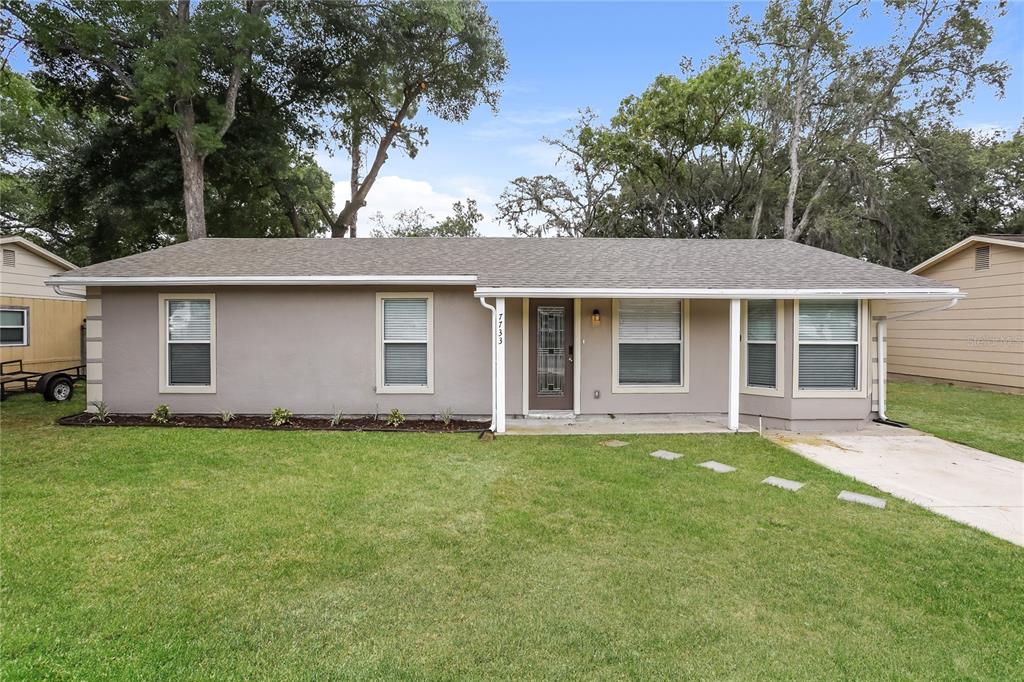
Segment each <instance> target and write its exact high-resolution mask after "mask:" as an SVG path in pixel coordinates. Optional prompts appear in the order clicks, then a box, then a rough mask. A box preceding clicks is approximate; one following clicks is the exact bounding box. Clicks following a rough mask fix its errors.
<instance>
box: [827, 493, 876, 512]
mask: <svg viewBox="0 0 1024 682" xmlns="http://www.w3.org/2000/svg"><path fill="white" fill-rule="evenodd" d="M838 499H840V500H842V501H843V502H856V503H857V504H866V505H867V506H869V507H877V508H878V509H885V500H883V499H882V498H880V497H872V496H871V495H862V494H860V493H851V492H850V491H849V490H843V491H841V492H840V493H839V497H838Z"/></svg>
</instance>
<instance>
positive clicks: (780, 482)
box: [761, 476, 804, 492]
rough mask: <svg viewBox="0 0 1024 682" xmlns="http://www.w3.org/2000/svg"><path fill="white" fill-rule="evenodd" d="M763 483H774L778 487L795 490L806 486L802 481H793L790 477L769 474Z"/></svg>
mask: <svg viewBox="0 0 1024 682" xmlns="http://www.w3.org/2000/svg"><path fill="white" fill-rule="evenodd" d="M761 483H767V484H768V485H773V486H775V487H776V488H782V489H783V490H792V491H793V492H796V491H797V490H800V488H803V487H804V484H803V483H801V482H800V481H791V480H789V479H788V478H779V477H778V476H769V477H768V478H766V479H764V480H763V481H761Z"/></svg>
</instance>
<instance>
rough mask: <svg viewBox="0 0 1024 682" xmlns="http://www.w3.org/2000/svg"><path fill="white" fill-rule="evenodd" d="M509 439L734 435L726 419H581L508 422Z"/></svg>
mask: <svg viewBox="0 0 1024 682" xmlns="http://www.w3.org/2000/svg"><path fill="white" fill-rule="evenodd" d="M505 428H506V431H505V432H506V433H507V434H509V435H528V436H549V435H550V436H571V435H590V436H615V435H627V434H629V435H632V434H644V433H661V434H666V433H733V432H732V431H730V430H729V427H728V426H727V425H726V419H725V416H724V415H693V414H678V415H671V414H665V415H661V414H658V415H640V414H637V415H621V416H619V415H616V416H615V417H609V416H605V415H579V416H577V417H576V418H575V419H573V418H565V419H548V418H533V417H526V418H523V419H509V420H508V421H507V422H506V426H505ZM740 432H741V433H757V429H753V428H751V427H749V426H744V425H742V424H741V425H740Z"/></svg>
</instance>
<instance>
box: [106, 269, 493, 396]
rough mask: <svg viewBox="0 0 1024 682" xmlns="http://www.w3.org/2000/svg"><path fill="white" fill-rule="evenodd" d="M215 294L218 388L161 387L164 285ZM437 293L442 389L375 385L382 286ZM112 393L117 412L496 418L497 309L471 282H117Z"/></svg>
mask: <svg viewBox="0 0 1024 682" xmlns="http://www.w3.org/2000/svg"><path fill="white" fill-rule="evenodd" d="M190 291H192V292H194V293H212V294H215V295H216V310H217V314H216V344H217V347H216V358H217V362H216V368H215V371H216V393H202V394H189V393H160V391H159V384H160V377H159V351H160V343H161V340H160V323H159V320H160V318H159V314H160V309H159V304H158V296H159V294H161V293H164V294H168V293H180V294H188V293H189V292H190ZM384 291H399V292H416V293H422V292H428V291H431V292H432V293H433V295H434V337H433V343H434V392H433V394H414V395H407V394H395V393H389V394H378V393H377V392H376V389H375V382H376V373H375V369H376V368H375V354H376V343H377V340H376V324H375V305H376V294H377V293H378V292H384ZM102 325H103V326H102V389H101V390H102V397H103V400H104V401H105V402H106V403H107V404H108V405H109V407H110V409H111V410H112V411H114V412H125V413H149V412H151V411H152V410H153V408H154V407H155V406H156V405H158V404H161V403H166V404H167V405H169V406H170V408H171V410H172V411H174V412H182V413H188V412H198V413H216V412H219V411H220V410H231V411H232V412H236V413H238V414H248V413H257V414H265V413H268V412H270V410H271V409H273V408H274V407H284V408H287V409H290V410H292V411H293V412H295V413H296V414H330V413H331V412H333V411H335V410H342V411H344V412H345V413H347V414H374V413H381V414H387V413H388V412H389V411H390V410H391V409H393V408H397V409H399V410H401V411H402V412H403V413H404V414H406V415H433V414H437V413H439V412H440V411H442V410H444V409H448V408H450V409H452V410H454V412H455V413H457V414H468V415H486V414H488V413H489V411H490V403H491V375H490V367H491V351H490V313H489V311H487V310H485V309H484V308H483V307H482V306H481V305H480V303H479V301H477V300H476V299H475V298H473V295H472V289H469V288H464V287H438V288H433V289H431V288H423V287H391V288H369V287H365V288H364V287H305V286H297V287H220V288H209V289H206V288H204V289H202V291H199V290H196V289H192V290H189V289H166V290H163V289H161V290H157V289H156V288H151V289H146V288H128V287H123V288H122V287H118V288H114V287H107V288H105V289H104V290H103V293H102Z"/></svg>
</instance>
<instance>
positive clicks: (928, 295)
mask: <svg viewBox="0 0 1024 682" xmlns="http://www.w3.org/2000/svg"><path fill="white" fill-rule="evenodd" d="M474 295H475V296H478V297H481V296H505V297H510V298H515V297H520V296H528V297H530V298H545V297H546V298H713V299H727V298H745V299H776V298H788V299H800V298H836V299H850V300H853V299H862V298H870V299H900V300H932V299H951V298H964V297H965V296H966V294H964V293H962V292H961V291H960V290H959V289H957V288H956V287H949V288H941V289H924V288H907V289H881V288H879V289H868V288H857V289H596V288H594V289H586V288H554V287H552V288H536V287H477V289H476V292H475V294H474Z"/></svg>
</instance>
